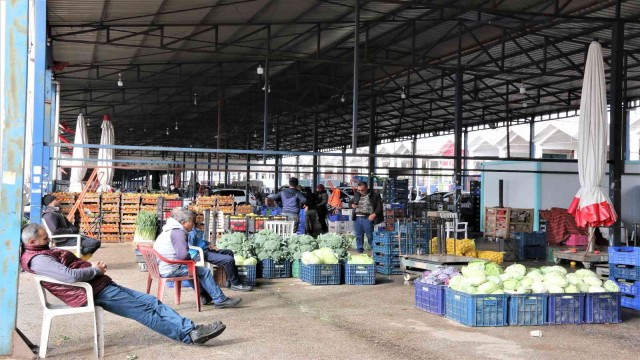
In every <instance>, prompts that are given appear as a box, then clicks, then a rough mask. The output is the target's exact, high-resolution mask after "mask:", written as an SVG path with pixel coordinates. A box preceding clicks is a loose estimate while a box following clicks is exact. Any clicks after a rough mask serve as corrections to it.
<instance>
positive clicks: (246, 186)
mask: <svg viewBox="0 0 640 360" xmlns="http://www.w3.org/2000/svg"><path fill="white" fill-rule="evenodd" d="M247 150H251V136H250V135H249V134H247ZM250 177H251V154H247V178H246V181H245V185H244V188H245V191H246V192H247V199H246V200H247V203H249V178H250ZM238 180H240V179H238Z"/></svg>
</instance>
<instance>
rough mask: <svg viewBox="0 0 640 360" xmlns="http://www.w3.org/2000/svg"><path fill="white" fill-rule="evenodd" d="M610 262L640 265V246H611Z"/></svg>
mask: <svg viewBox="0 0 640 360" xmlns="http://www.w3.org/2000/svg"><path fill="white" fill-rule="evenodd" d="M609 264H621V265H635V266H640V247H632V246H612V247H609Z"/></svg>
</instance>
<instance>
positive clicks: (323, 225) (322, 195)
mask: <svg viewBox="0 0 640 360" xmlns="http://www.w3.org/2000/svg"><path fill="white" fill-rule="evenodd" d="M316 194H317V196H318V199H320V202H319V203H318V206H316V211H317V212H318V222H320V233H322V234H326V233H327V232H328V231H329V227H328V226H327V214H329V210H328V209H327V203H328V202H329V195H328V194H327V190H325V188H324V185H322V184H318V186H317V187H316Z"/></svg>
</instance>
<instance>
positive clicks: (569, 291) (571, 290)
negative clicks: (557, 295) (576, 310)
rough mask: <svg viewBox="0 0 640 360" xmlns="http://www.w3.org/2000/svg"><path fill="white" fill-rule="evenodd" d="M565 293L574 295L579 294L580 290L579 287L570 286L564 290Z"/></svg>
mask: <svg viewBox="0 0 640 360" xmlns="http://www.w3.org/2000/svg"><path fill="white" fill-rule="evenodd" d="M564 292H565V293H567V294H574V293H579V292H580V289H578V287H577V286H575V285H574V284H569V286H567V287H566V288H564Z"/></svg>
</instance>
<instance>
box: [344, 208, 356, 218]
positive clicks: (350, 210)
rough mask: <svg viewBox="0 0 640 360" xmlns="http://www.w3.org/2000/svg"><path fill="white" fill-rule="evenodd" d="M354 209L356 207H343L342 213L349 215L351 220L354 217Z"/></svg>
mask: <svg viewBox="0 0 640 360" xmlns="http://www.w3.org/2000/svg"><path fill="white" fill-rule="evenodd" d="M353 211H354V209H342V215H346V216H348V217H349V220H351V218H353Z"/></svg>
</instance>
